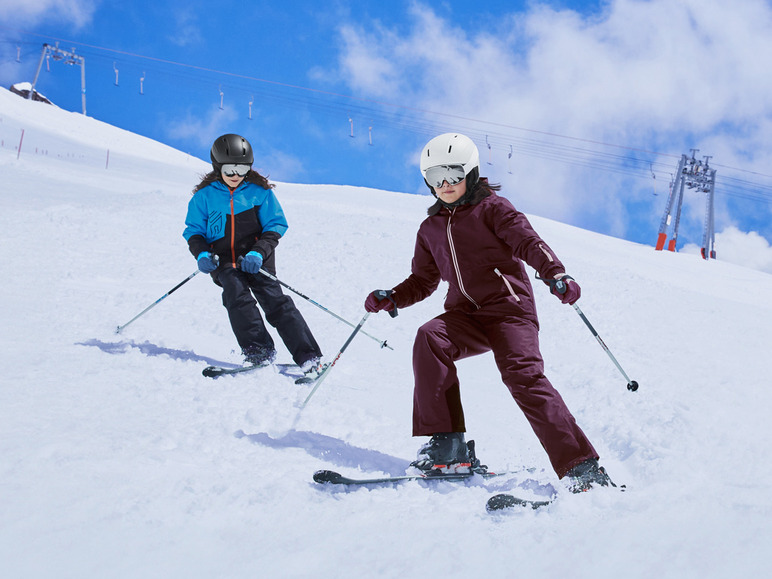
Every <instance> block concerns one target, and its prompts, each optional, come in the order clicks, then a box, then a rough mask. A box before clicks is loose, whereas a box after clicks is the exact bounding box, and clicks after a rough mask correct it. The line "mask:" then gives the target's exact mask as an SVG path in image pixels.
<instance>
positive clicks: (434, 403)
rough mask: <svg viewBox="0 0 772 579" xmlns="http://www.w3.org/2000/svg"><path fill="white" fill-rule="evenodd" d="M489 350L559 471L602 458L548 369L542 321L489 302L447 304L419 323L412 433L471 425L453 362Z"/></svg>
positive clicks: (434, 431)
mask: <svg viewBox="0 0 772 579" xmlns="http://www.w3.org/2000/svg"><path fill="white" fill-rule="evenodd" d="M488 351H492V352H493V355H494V358H495V360H496V365H497V366H498V369H499V372H500V373H501V378H502V380H503V382H504V384H505V385H506V386H507V388H508V389H509V391H510V393H511V394H512V397H513V398H514V399H515V402H517V405H518V406H519V407H520V409H521V410H522V411H523V413H524V414H525V416H526V418H527V419H528V422H529V423H530V425H531V428H533V431H534V433H535V434H536V436H537V437H538V439H539V441H540V442H541V444H542V446H543V447H544V450H545V451H546V452H547V455H548V456H549V459H550V462H551V463H552V467H553V468H554V469H555V472H556V473H557V475H558V476H559V477H561V478H562V477H563V476H565V474H566V472H567V471H568V470H569V469H570V468H572V467H573V466H575V465H577V464H579V463H580V462H582V461H584V460H586V459H588V458H598V454H597V453H596V452H595V449H594V448H593V446H592V444H590V441H589V440H588V439H587V437H586V436H585V434H584V432H582V430H581V429H580V428H579V426H578V425H577V424H576V420H575V419H574V417H573V415H572V414H571V412H570V411H569V410H568V408H567V407H566V404H565V402H564V401H563V398H562V397H561V396H560V394H559V393H558V392H557V390H555V388H554V387H553V386H552V384H551V383H550V382H549V380H547V377H546V376H545V375H544V362H543V360H542V357H541V352H540V351H539V330H538V328H537V326H536V324H534V323H533V322H531V321H529V320H526V319H522V318H519V317H517V316H512V315H510V316H502V314H501V312H495V313H493V312H486V311H485V310H480V311H477V312H473V313H469V314H467V313H462V312H456V311H449V312H445V313H444V314H442V315H440V316H438V317H436V318H434V319H433V320H430V321H429V322H427V323H426V324H424V325H423V326H421V327H420V328H419V329H418V334H417V335H416V340H415V344H414V346H413V373H414V375H415V390H414V392H413V436H423V435H432V434H434V433H436V432H465V431H466V427H465V424H464V411H463V408H462V406H461V397H460V392H459V383H458V374H457V372H456V365H455V362H456V360H462V359H464V358H468V357H470V356H476V355H478V354H482V353H484V352H488Z"/></svg>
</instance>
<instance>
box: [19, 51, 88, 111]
mask: <svg viewBox="0 0 772 579" xmlns="http://www.w3.org/2000/svg"><path fill="white" fill-rule="evenodd" d="M47 56H51V58H53V59H54V60H61V61H63V62H64V64H70V65H72V64H77V65H78V66H80V100H81V104H82V105H83V114H84V115H85V114H86V59H85V58H83V57H82V56H80V55H77V54H75V53H74V52H68V51H67V50H62V49H61V48H59V43H57V45H56V46H51V45H50V44H44V45H43V52H41V53H40V62H38V69H37V70H36V71H35V80H33V81H32V86H31V87H30V91H29V96H28V97H27V98H28V99H31V98H32V95H33V94H34V93H35V85H36V84H37V83H38V77H39V76H40V69H41V68H42V67H43V61H44V60H45V59H46V57H47Z"/></svg>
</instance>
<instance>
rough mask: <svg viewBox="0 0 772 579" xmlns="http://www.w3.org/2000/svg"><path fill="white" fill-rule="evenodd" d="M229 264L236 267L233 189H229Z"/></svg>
mask: <svg viewBox="0 0 772 579" xmlns="http://www.w3.org/2000/svg"><path fill="white" fill-rule="evenodd" d="M228 189H230V187H228ZM231 265H232V266H233V267H234V268H235V267H236V215H235V213H234V209H233V191H231Z"/></svg>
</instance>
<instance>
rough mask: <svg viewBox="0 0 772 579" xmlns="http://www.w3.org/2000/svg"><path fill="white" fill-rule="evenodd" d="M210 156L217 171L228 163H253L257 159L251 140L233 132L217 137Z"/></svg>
mask: <svg viewBox="0 0 772 579" xmlns="http://www.w3.org/2000/svg"><path fill="white" fill-rule="evenodd" d="M209 157H210V158H211V159H212V167H214V169H215V170H217V171H219V169H220V168H221V167H222V166H223V165H225V164H226V163H234V164H236V165H251V164H252V163H254V161H255V157H254V155H253V154H252V145H250V144H249V141H247V140H246V139H245V138H244V137H242V136H241V135H234V134H233V133H228V134H227V135H222V136H221V137H217V138H216V139H215V141H214V143H213V144H212V150H211V151H210V152H209Z"/></svg>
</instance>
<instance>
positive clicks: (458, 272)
mask: <svg viewBox="0 0 772 579" xmlns="http://www.w3.org/2000/svg"><path fill="white" fill-rule="evenodd" d="M455 213H456V209H455V208H454V209H453V211H452V212H451V213H450V217H448V229H447V233H448V245H449V246H450V255H451V257H452V258H453V268H454V269H455V270H456V279H457V280H458V287H459V289H460V290H461V293H462V294H464V297H465V298H466V299H468V300H469V301H470V302H472V303H473V304H474V306H475V307H476V308H477V309H478V310H479V309H480V306H479V304H478V303H477V302H476V301H474V300H473V299H472V296H470V295H469V294H468V293H466V289H465V288H464V282H463V281H462V280H461V269H460V268H459V267H458V258H457V257H456V246H455V245H454V244H453V236H452V235H451V234H450V221H451V219H452V218H453V215H454V214H455Z"/></svg>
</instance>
